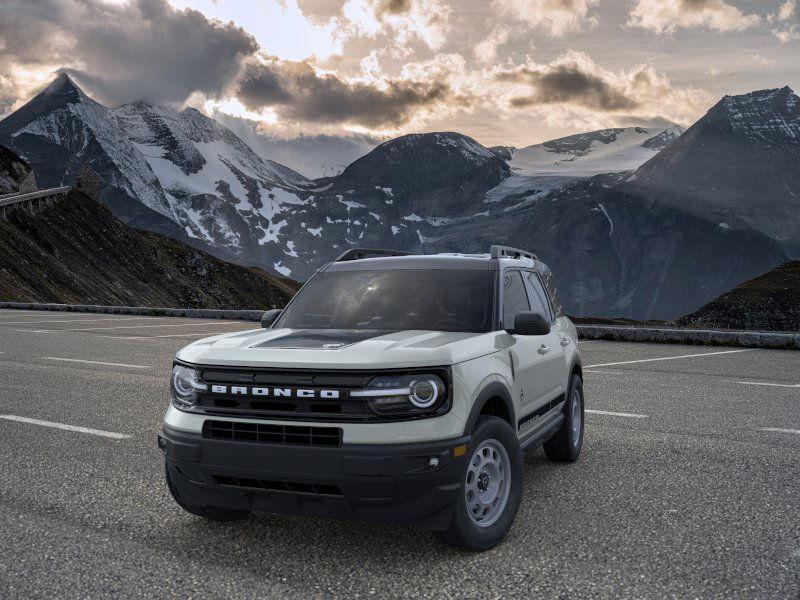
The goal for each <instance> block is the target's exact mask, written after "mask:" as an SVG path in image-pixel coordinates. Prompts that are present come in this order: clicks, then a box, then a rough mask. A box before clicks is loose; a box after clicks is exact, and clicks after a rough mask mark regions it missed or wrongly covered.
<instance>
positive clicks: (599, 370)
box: [583, 369, 629, 375]
mask: <svg viewBox="0 0 800 600" xmlns="http://www.w3.org/2000/svg"><path fill="white" fill-rule="evenodd" d="M583 372H584V373H604V374H605V375H628V374H629V372H625V371H603V370H602V369H596V370H595V369H592V370H589V369H584V371H583Z"/></svg>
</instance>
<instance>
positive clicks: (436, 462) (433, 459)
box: [428, 456, 439, 467]
mask: <svg viewBox="0 0 800 600" xmlns="http://www.w3.org/2000/svg"><path fill="white" fill-rule="evenodd" d="M428 466H429V467H438V466H439V459H438V458H437V457H436V456H431V457H430V458H429V459H428Z"/></svg>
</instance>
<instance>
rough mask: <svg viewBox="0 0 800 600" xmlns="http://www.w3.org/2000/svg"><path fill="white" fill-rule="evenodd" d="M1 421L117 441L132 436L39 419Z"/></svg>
mask: <svg viewBox="0 0 800 600" xmlns="http://www.w3.org/2000/svg"><path fill="white" fill-rule="evenodd" d="M0 419H5V420H6V421H19V422H20V423H30V424H31V425H41V426H43V427H53V428H54V429H65V430H66V431H77V432H78V433H89V434H91V435H99V436H102V437H107V438H112V439H115V440H124V439H127V438H129V437H131V436H129V435H127V434H125V433H114V432H113V431H103V430H102V429H90V428H88V427H78V426H76V425H66V424H64V423H54V422H52V421H40V420H39V419H29V418H28V417H18V416H16V415H0Z"/></svg>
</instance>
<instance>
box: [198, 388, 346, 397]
mask: <svg viewBox="0 0 800 600" xmlns="http://www.w3.org/2000/svg"><path fill="white" fill-rule="evenodd" d="M211 393H212V394H230V395H232V396H268V397H271V398H310V399H314V398H322V399H325V400H336V399H338V398H339V390H321V389H313V388H292V387H251V386H244V385H232V386H227V385H217V384H214V385H212V386H211Z"/></svg>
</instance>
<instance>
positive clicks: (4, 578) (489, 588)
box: [0, 310, 800, 599]
mask: <svg viewBox="0 0 800 600" xmlns="http://www.w3.org/2000/svg"><path fill="white" fill-rule="evenodd" d="M254 326H257V324H254V323H249V322H248V323H244V322H230V321H213V320H205V319H178V318H153V317H132V316H116V315H93V314H80V313H55V312H37V311H10V310H3V311H0V373H2V375H0V456H1V457H2V461H0V534H2V540H3V542H2V544H0V598H4V599H5V598H44V597H46V598H52V597H70V598H74V597H101V596H116V597H134V596H136V597H192V598H196V597H230V596H234V595H236V596H241V597H243V598H263V597H278V596H280V597H282V598H295V597H300V598H308V597H347V598H355V597H367V596H377V597H413V598H418V597H430V598H444V597H452V598H463V597H481V598H491V597H525V598H536V597H546V598H552V597H558V598H606V597H608V598H800V353H798V352H793V351H780V350H743V349H735V348H720V347H713V348H712V347H702V346H677V345H656V344H631V343H614V342H587V343H585V344H582V346H581V352H582V355H583V359H584V364H585V365H588V366H587V368H586V372H585V389H586V396H587V409H588V411H589V414H588V415H587V422H586V437H585V442H584V450H583V455H582V456H581V459H580V460H579V461H578V462H577V463H575V464H574V465H567V466H565V465H556V464H552V463H549V462H548V461H547V460H546V459H545V458H544V455H543V453H542V452H541V450H540V451H537V452H536V453H535V454H533V455H531V456H530V457H528V458H527V459H526V464H525V490H524V499H523V503H522V507H521V509H520V512H519V516H518V518H517V523H516V525H515V526H514V528H513V529H512V531H511V534H510V535H509V538H508V539H507V540H506V542H505V543H504V544H502V545H501V546H499V547H498V548H496V549H494V550H492V551H490V552H487V553H484V554H470V553H465V552H459V551H455V550H453V549H450V548H447V547H444V546H442V545H440V543H439V542H438V541H437V540H436V539H434V538H433V537H432V536H431V535H430V534H428V533H426V532H424V531H419V530H416V529H414V528H410V527H397V526H381V525H368V524H362V523H353V522H346V521H335V520H323V519H300V518H294V517H285V516H276V515H267V514H262V515H254V516H252V517H250V518H249V519H247V520H245V521H243V522H239V523H235V524H216V523H210V522H206V521H203V520H201V519H198V518H196V517H193V516H191V515H189V514H187V513H184V512H183V511H182V510H180V509H179V508H178V507H177V506H176V505H175V504H174V503H173V501H172V499H171V497H170V496H169V494H168V492H167V490H166V488H165V486H164V481H163V460H162V457H161V454H160V453H159V451H158V450H157V448H156V444H155V433H156V431H158V429H159V426H160V421H161V417H162V415H163V412H164V410H165V408H166V406H167V402H168V400H167V390H168V374H169V370H170V368H171V362H172V357H173V355H174V352H175V350H177V349H178V348H179V347H180V346H182V345H184V344H186V343H188V342H189V341H191V340H192V339H195V338H199V337H204V336H207V335H212V334H216V333H222V332H226V331H236V330H241V329H250V328H253V327H254ZM65 427H66V428H65ZM76 428H77V429H76Z"/></svg>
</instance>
